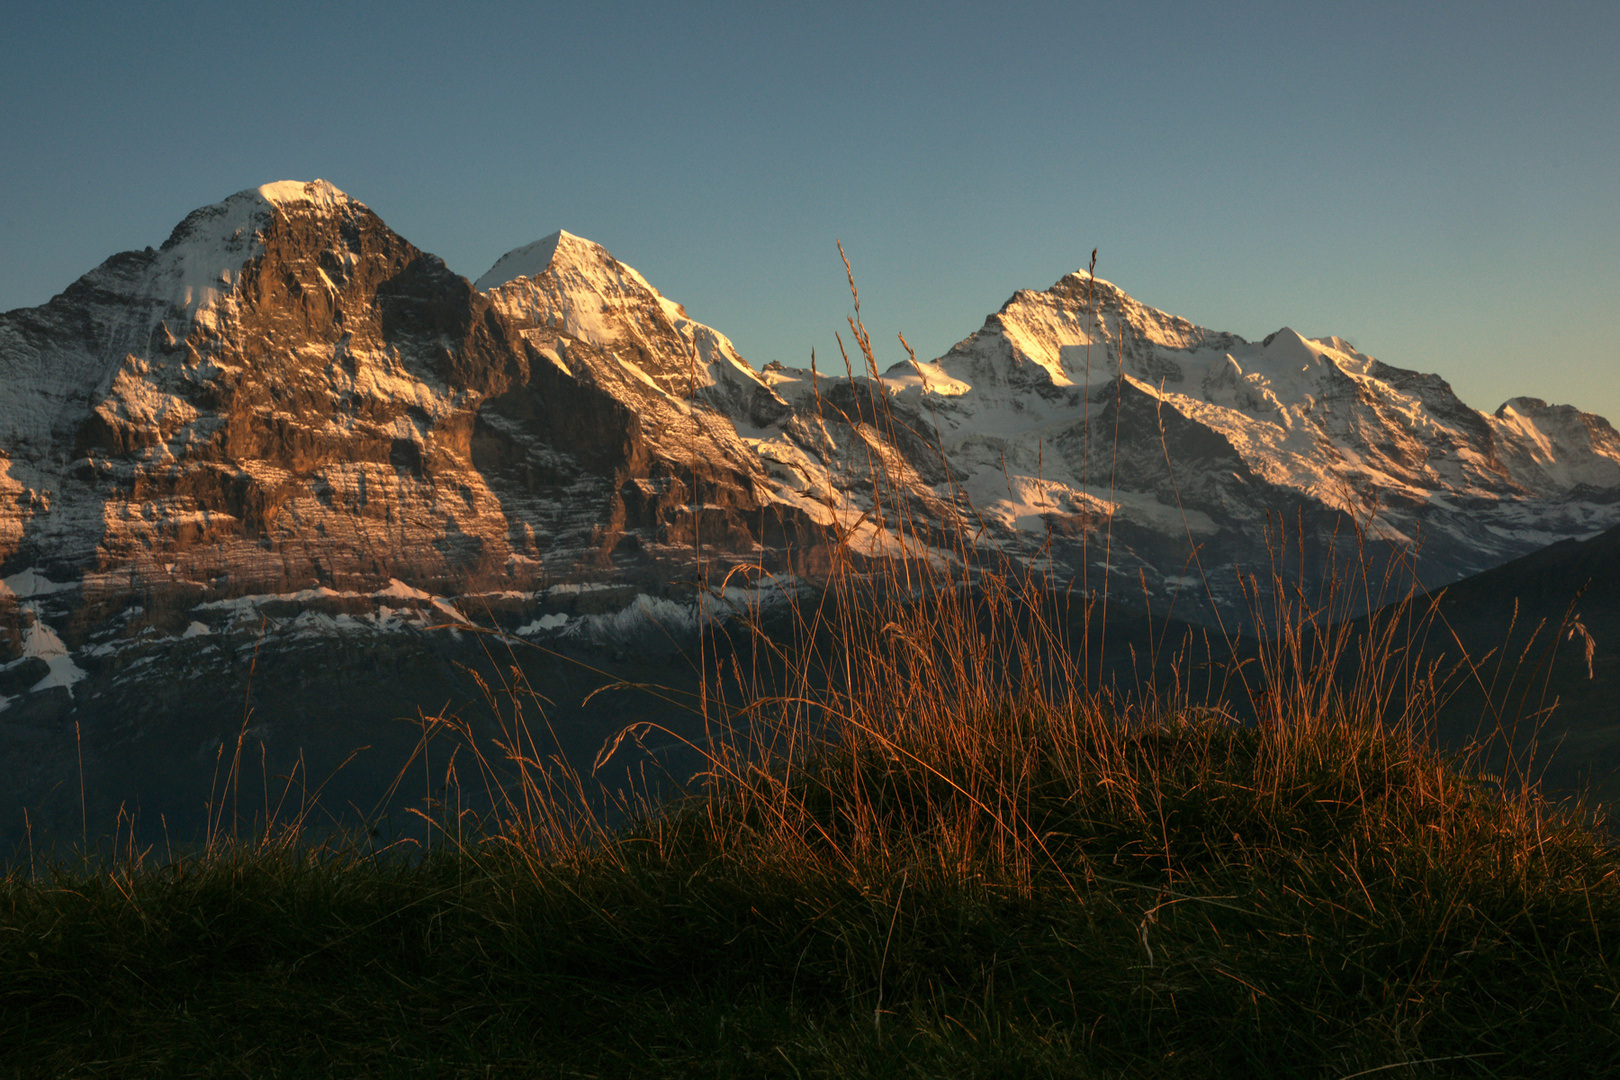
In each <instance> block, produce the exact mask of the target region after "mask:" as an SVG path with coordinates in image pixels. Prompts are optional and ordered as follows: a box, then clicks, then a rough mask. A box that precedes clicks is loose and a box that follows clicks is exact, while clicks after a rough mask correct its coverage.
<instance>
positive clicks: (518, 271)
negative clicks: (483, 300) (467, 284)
mask: <svg viewBox="0 0 1620 1080" xmlns="http://www.w3.org/2000/svg"><path fill="white" fill-rule="evenodd" d="M559 249H561V250H562V251H563V254H564V256H565V259H566V257H567V256H574V258H573V259H566V261H577V259H578V256H580V255H592V256H607V251H606V249H604V248H603V247H602V245H601V244H598V243H595V242H593V241H590V240H587V239H585V238H584V237H582V236H575V235H574V234H573V233H571V232H568V231H567V230H566V229H558V230H557V231H556V232H554V233H552V234H551V235H550V236H546V237H542V238H541V239H539V240H536V241H535V242H534V243H532V244H525V245H524V246H523V247H520V248H513V249H512V250H511V251H508V252H507V253H506V254H505V255H502V256H501V257H500V258H499V259H496V260H495V265H494V266H492V267H490V268H489V271H488V272H487V273H486V274H484V276H483V277H481V278H479V279H478V280H477V281H476V282H474V283H473V287H474V288H476V289H477V290H478V291H479V292H488V291H489V290H490V289H498V288H500V287H501V286H502V285H505V284H506V283H507V282H509V281H514V280H516V279H518V278H521V277H538V276H539V275H540V274H543V273H545V272H546V271H547V270H548V269H550V268H551V264H552V261H553V260H554V259H555V258H556V257H557V252H558V250H559ZM607 257H609V258H611V256H607Z"/></svg>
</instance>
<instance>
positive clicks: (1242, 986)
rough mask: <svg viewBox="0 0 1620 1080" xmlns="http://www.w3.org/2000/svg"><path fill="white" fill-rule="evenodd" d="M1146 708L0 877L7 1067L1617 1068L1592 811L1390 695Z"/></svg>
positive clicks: (1604, 881) (1005, 713) (1614, 889)
mask: <svg viewBox="0 0 1620 1080" xmlns="http://www.w3.org/2000/svg"><path fill="white" fill-rule="evenodd" d="M1131 719H1132V718H1131V717H1128V716H1127V717H1125V718H1123V724H1122V718H1121V717H1118V716H1114V717H1103V716H1101V715H1099V714H1097V713H1095V712H1088V711H1086V710H1085V709H1079V708H1067V709H1066V708H1059V707H1056V706H1054V705H1053V704H1052V703H1051V702H1042V701H1023V702H1020V701H1016V700H1009V701H1007V702H1005V703H1004V705H1003V706H1002V707H1001V708H999V709H995V710H993V711H989V712H986V713H984V714H981V715H974V716H964V717H962V718H961V722H960V723H957V724H951V725H940V724H927V723H920V724H911V725H906V724H899V725H896V726H894V727H891V729H890V730H889V731H888V732H883V733H880V732H876V731H874V732H871V733H870V734H869V736H868V737H864V738H861V737H851V738H847V739H846V741H845V744H844V745H841V746H834V745H829V744H822V745H821V746H820V747H818V748H816V749H815V750H814V751H813V752H811V753H810V755H809V756H808V757H806V758H805V759H804V760H802V761H800V762H798V763H796V764H793V765H792V766H791V768H789V767H787V766H785V765H783V766H780V767H777V768H775V769H770V770H764V769H753V770H746V769H725V770H722V773H723V775H721V776H719V777H718V778H711V782H710V784H709V786H708V789H707V790H706V791H704V792H703V793H701V794H697V795H694V796H692V797H691V798H689V799H687V800H686V801H683V802H679V803H676V804H672V805H669V806H667V807H665V808H663V809H660V810H656V811H653V812H651V813H649V814H647V815H646V816H645V817H643V818H642V819H641V820H638V821H636V822H635V823H634V824H632V825H631V826H630V827H628V828H624V829H622V830H618V831H614V832H611V833H604V834H598V835H596V836H594V837H592V838H590V839H589V840H588V841H584V840H582V841H581V842H579V843H574V844H557V843H555V842H554V841H555V837H554V836H553V837H552V838H551V842H547V843H525V842H520V838H519V837H518V836H517V835H515V834H514V833H512V832H510V831H508V832H506V833H502V834H500V835H497V836H492V837H486V838H484V839H483V840H481V841H479V842H472V841H465V842H463V843H461V844H459V845H458V844H454V843H442V844H441V845H440V846H439V847H438V848H437V850H436V851H435V852H434V853H432V854H431V855H430V856H428V857H425V858H421V859H418V860H415V861H406V860H404V859H399V858H387V857H383V858H377V857H366V856H363V855H360V854H356V853H345V852H342V851H337V850H332V849H330V848H327V849H322V850H315V851H311V850H304V849H301V848H300V847H299V846H298V844H297V843H296V842H283V843H264V844H260V845H258V846H252V845H235V846H233V845H220V846H218V847H217V848H216V849H215V850H213V851H212V852H210V853H208V854H206V855H203V856H199V857H198V858H195V859H193V860H190V861H185V862H181V863H176V864H171V865H167V866H161V867H158V866H148V867H144V868H143V867H134V868H129V867H124V868H112V869H107V868H103V870H101V871H100V872H91V871H78V872H60V873H58V874H57V875H55V876H54V877H50V878H47V879H43V880H29V879H27V878H25V877H24V876H22V875H18V874H14V875H12V876H11V877H9V878H7V879H5V881H4V884H3V887H0V1074H3V1075H9V1076H19V1077H21V1076H142V1075H149V1076H192V1075H219V1076H225V1075H255V1076H280V1075H285V1076H294V1075H341V1076H394V1075H400V1076H458V1075H459V1076H492V1075H524V1076H529V1075H542V1076H543V1075H556V1076H597V1075H603V1076H607V1075H625V1076H628V1075H642V1076H645V1075H669V1076H682V1075H688V1076H783V1077H798V1076H831V1075H856V1076H861V1075H872V1076H883V1075H896V1076H900V1075H905V1076H916V1075H924V1076H956V1075H963V1076H967V1075H996V1076H1018V1075H1028V1076H1152V1077H1157V1076H1186V1077H1205V1076H1279V1077H1282V1076H1289V1077H1292V1076H1298V1077H1343V1076H1351V1075H1373V1073H1370V1072H1368V1070H1380V1071H1379V1072H1378V1073H1377V1075H1389V1076H1405V1075H1423V1076H1427V1075H1459V1076H1531V1075H1538V1076H1577V1075H1580V1076H1601V1075H1614V1074H1616V1073H1617V1072H1620V1023H1617V1019H1616V999H1617V997H1620V980H1617V978H1616V974H1615V970H1614V967H1615V964H1616V963H1617V961H1620V879H1617V877H1616V874H1615V866H1616V863H1615V852H1614V850H1613V849H1612V848H1611V847H1609V846H1608V845H1607V844H1606V843H1605V842H1604V841H1603V840H1601V839H1600V838H1599V836H1598V835H1597V834H1595V833H1593V832H1591V831H1588V830H1586V829H1584V828H1582V827H1580V826H1579V825H1578V824H1577V823H1576V822H1575V821H1574V820H1573V819H1572V818H1571V816H1569V815H1568V814H1566V813H1563V812H1560V811H1559V810H1557V809H1554V808H1551V807H1549V806H1547V805H1544V804H1542V803H1540V802H1538V801H1537V800H1536V799H1535V798H1533V797H1531V796H1527V795H1523V794H1521V795H1519V796H1516V797H1515V796H1508V797H1504V796H1503V795H1501V794H1500V793H1499V792H1498V791H1496V790H1495V789H1494V788H1493V787H1492V786H1490V785H1487V784H1484V783H1482V782H1478V781H1471V780H1468V779H1465V778H1463V777H1462V776H1461V775H1460V774H1459V773H1458V771H1456V770H1455V769H1454V768H1453V767H1452V766H1450V765H1448V764H1447V763H1445V762H1444V761H1442V760H1440V759H1439V758H1438V757H1437V756H1435V755H1434V754H1432V753H1429V752H1426V751H1424V750H1423V749H1422V747H1421V745H1420V744H1419V743H1418V742H1417V741H1416V740H1414V739H1412V738H1410V737H1405V736H1402V735H1399V734H1397V733H1395V732H1393V731H1391V730H1388V729H1379V728H1375V727H1371V726H1363V725H1356V724H1353V723H1348V722H1331V721H1327V722H1315V723H1302V724H1298V725H1294V726H1292V727H1290V726H1287V725H1283V726H1268V727H1265V728H1260V729H1257V728H1253V727H1248V728H1245V727H1241V726H1238V725H1235V724H1233V723H1231V722H1229V721H1228V720H1226V719H1224V718H1222V717H1220V716H1218V715H1202V716H1199V715H1192V716H1189V715H1180V716H1178V715H1173V714H1172V715H1164V716H1160V717H1150V716H1138V717H1136V718H1135V722H1134V723H1131V722H1130V721H1131ZM1105 720H1107V721H1108V722H1107V723H1104V721H1105ZM531 824H532V822H531ZM577 832H578V830H577V829H576V834H577ZM447 839H448V838H447ZM529 839H530V840H536V839H538V838H537V837H535V836H533V835H531V836H530V837H529ZM1403 1063H1408V1064H1403Z"/></svg>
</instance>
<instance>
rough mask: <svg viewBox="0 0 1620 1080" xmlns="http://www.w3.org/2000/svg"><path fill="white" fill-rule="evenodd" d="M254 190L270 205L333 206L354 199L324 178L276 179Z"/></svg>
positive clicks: (343, 204) (350, 201)
mask: <svg viewBox="0 0 1620 1080" xmlns="http://www.w3.org/2000/svg"><path fill="white" fill-rule="evenodd" d="M255 190H256V192H257V194H258V196H259V198H261V199H263V200H264V201H265V202H267V203H270V204H271V205H272V206H288V205H293V204H297V203H310V204H312V205H314V206H318V207H334V206H346V205H348V204H349V203H352V202H354V201H355V200H354V199H351V198H350V197H349V196H348V195H346V194H344V193H343V192H342V191H339V190H338V189H337V187H336V186H335V185H333V184H330V183H328V182H327V181H325V180H310V181H308V182H307V183H306V182H305V181H302V180H277V181H276V182H275V183H273V184H265V185H263V186H261V187H259V188H257V189H255ZM243 194H246V192H243Z"/></svg>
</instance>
